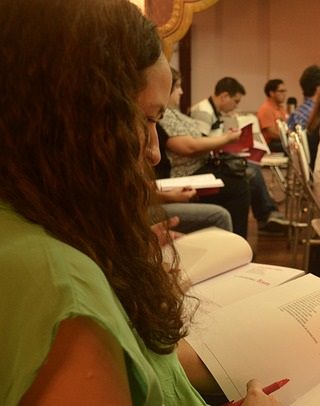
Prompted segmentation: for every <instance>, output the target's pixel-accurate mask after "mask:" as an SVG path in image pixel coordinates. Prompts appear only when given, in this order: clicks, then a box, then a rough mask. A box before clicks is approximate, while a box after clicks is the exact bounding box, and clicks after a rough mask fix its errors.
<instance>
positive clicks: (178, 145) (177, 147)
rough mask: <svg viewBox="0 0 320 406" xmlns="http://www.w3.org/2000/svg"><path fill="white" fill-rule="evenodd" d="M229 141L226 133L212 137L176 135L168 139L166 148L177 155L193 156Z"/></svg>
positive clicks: (214, 148)
mask: <svg viewBox="0 0 320 406" xmlns="http://www.w3.org/2000/svg"><path fill="white" fill-rule="evenodd" d="M231 141H232V140H231V139H230V135H229V134H228V133H225V134H222V135H219V136H214V137H197V138H193V137H191V136H179V137H178V136H177V137H172V138H170V139H169V140H168V142H167V148H168V149H169V150H170V151H171V152H174V153H176V154H177V155H184V156H193V155H199V154H201V153H205V152H210V151H212V150H216V149H219V148H220V147H222V146H223V145H226V144H228V143H230V142H231Z"/></svg>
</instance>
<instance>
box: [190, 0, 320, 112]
mask: <svg viewBox="0 0 320 406" xmlns="http://www.w3.org/2000/svg"><path fill="white" fill-rule="evenodd" d="M319 4H320V3H319V0H308V1H307V2H303V1H300V0H291V1H289V0H244V1H239V0H219V1H218V2H217V4H216V5H214V6H213V7H211V8H209V9H208V10H206V11H203V12H201V13H198V14H195V15H194V19H193V25H192V103H195V102H197V101H198V100H200V99H203V98H204V97H208V96H209V94H210V93H211V92H212V91H213V86H214V84H215V82H216V81H217V80H219V79H220V78H221V77H223V76H234V77H236V78H237V79H238V80H239V81H240V82H241V83H242V84H243V85H244V86H245V88H246V91H247V95H246V96H245V97H244V99H243V101H242V102H241V104H240V109H241V110H249V111H255V110H256V109H257V108H258V107H259V105H260V104H261V103H262V101H263V100H264V93H263V87H264V84H265V82H266V81H267V80H268V79H272V78H281V79H283V80H284V81H285V84H286V87H287V89H288V94H287V95H288V96H295V97H297V98H298V101H299V102H300V101H301V99H302V96H301V91H300V87H299V83H298V80H299V76H300V74H301V72H302V70H303V69H304V68H305V67H306V66H308V65H311V64H313V63H317V64H320V52H319V48H320V27H319V28H318V20H319Z"/></svg>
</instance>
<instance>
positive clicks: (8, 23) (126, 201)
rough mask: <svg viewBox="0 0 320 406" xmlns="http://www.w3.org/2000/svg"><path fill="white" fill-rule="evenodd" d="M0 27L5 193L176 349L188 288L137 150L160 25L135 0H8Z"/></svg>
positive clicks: (155, 337)
mask: <svg viewBox="0 0 320 406" xmlns="http://www.w3.org/2000/svg"><path fill="white" fill-rule="evenodd" d="M0 26H1V31H0V55H1V64H0V88H1V93H0V106H1V107H0V109H1V115H0V133H1V136H0V183H1V187H0V198H1V199H3V200H5V201H8V202H10V203H11V205H12V206H13V207H14V208H15V209H16V210H17V211H18V212H19V213H21V214H22V215H23V216H25V217H26V218H27V219H29V220H31V221H33V222H35V223H37V224H41V225H42V226H43V227H44V228H45V229H46V230H48V231H49V232H50V233H52V234H53V235H55V236H56V237H57V238H59V239H60V240H62V241H64V242H66V243H68V244H70V245H71V246H73V247H76V248H77V249H79V250H80V251H82V252H84V253H85V254H87V255H88V256H89V257H91V258H92V259H93V260H94V261H95V262H96V263H97V264H98V265H99V266H100V267H101V268H102V270H103V272H104V273H105V275H106V277H107V279H108V281H109V283H110V284H111V286H112V287H113V289H114V291H115V292H116V294H117V296H118V298H119V299H120V301H121V303H122V305H123V306H124V308H125V310H126V312H127V313H128V315H129V317H130V320H131V322H132V325H133V327H134V328H135V329H136V330H137V331H138V333H139V334H140V336H141V337H142V339H143V340H144V342H145V344H146V345H147V346H148V347H149V348H150V349H152V350H153V351H155V352H158V353H168V352H170V351H172V349H173V347H174V345H175V344H176V343H177V341H178V340H179V339H180V338H181V337H183V336H184V335H185V333H186V332H185V329H184V327H183V302H184V295H183V293H182V291H181V289H180V288H179V285H178V276H177V273H176V272H171V273H167V272H165V271H164V270H163V267H162V254H161V249H160V247H159V244H158V242H157V239H156V237H155V235H154V234H153V233H152V232H151V230H150V227H149V220H148V216H147V209H148V206H149V204H150V199H151V194H152V191H151V189H150V179H149V176H147V174H148V173H149V169H150V168H148V167H147V164H145V165H146V168H144V170H143V171H142V170H141V162H139V159H138V157H139V156H140V155H141V151H140V150H141V148H143V147H141V145H140V144H141V143H140V142H139V136H138V130H137V128H141V126H143V127H142V128H145V127H146V126H145V122H144V120H145V118H144V117H142V114H141V112H140V110H139V108H138V105H137V103H136V99H137V94H138V93H139V92H140V91H141V90H142V89H143V88H144V87H145V85H146V79H145V75H144V69H146V68H147V67H149V66H151V65H153V64H154V63H155V62H156V61H157V59H158V58H159V55H160V53H161V47H160V41H159V37H158V34H157V31H156V29H155V27H154V25H153V24H152V23H151V22H149V21H148V20H147V19H146V18H145V17H144V16H143V15H142V14H141V12H140V10H139V9H138V8H137V7H136V6H134V5H133V4H131V3H130V2H129V1H127V0H104V1H103V0H55V1H52V0H2V1H1V2H0ZM145 144H147V134H146V142H145ZM173 265H174V264H173ZM137 293H138V294H137Z"/></svg>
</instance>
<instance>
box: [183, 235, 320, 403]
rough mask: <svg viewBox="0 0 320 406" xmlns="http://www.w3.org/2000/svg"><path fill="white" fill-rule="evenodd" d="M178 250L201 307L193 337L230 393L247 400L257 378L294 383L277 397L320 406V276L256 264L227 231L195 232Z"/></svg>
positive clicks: (240, 241)
mask: <svg viewBox="0 0 320 406" xmlns="http://www.w3.org/2000/svg"><path fill="white" fill-rule="evenodd" d="M197 234H198V235H197ZM201 234H203V235H202V236H201ZM226 234H230V235H229V237H230V241H229V243H228V244H227V235H226ZM220 240H222V241H223V242H222V243H221V245H220V246H219V241H220ZM222 245H224V249H222ZM176 246H177V249H178V251H179V253H180V256H181V263H182V266H183V268H184V269H185V271H186V272H187V273H189V269H188V267H190V278H191V279H192V281H193V283H194V285H193V286H192V287H191V292H192V294H193V295H196V296H198V297H199V298H200V303H201V304H200V307H199V309H198V311H197V313H196V317H195V322H194V324H193V325H192V328H191V332H190V335H189V336H188V337H187V340H188V342H189V343H190V345H192V347H193V348H194V349H195V351H196V352H197V353H198V355H199V356H200V358H201V359H202V360H203V362H204V363H205V364H206V366H207V367H208V369H209V370H210V372H211V373H212V375H213V376H214V378H215V379H216V380H217V382H218V383H219V385H220V387H221V388H222V390H223V391H224V393H225V394H226V396H227V397H228V398H229V399H230V400H237V399H240V398H242V397H244V396H245V393H246V382H247V381H248V380H250V379H251V378H253V377H256V378H258V379H259V380H260V381H261V382H262V384H263V386H267V385H270V384H271V383H273V382H275V381H278V380H281V379H285V378H288V379H290V382H289V383H288V384H287V385H285V386H284V387H283V388H281V389H280V390H279V391H277V392H276V397H277V398H278V399H279V400H280V401H281V402H282V403H283V405H294V406H302V405H303V406H313V405H314V406H316V405H319V404H320V378H319V377H320V278H318V277H317V276H314V275H312V274H307V275H305V274H304V272H303V271H301V270H297V269H293V268H286V267H277V266H272V265H264V264H254V263H251V262H250V260H251V254H250V249H249V248H250V247H249V248H248V247H246V242H245V240H243V239H242V238H241V237H239V236H237V235H235V234H232V233H228V232H226V231H223V230H218V229H216V230H212V229H208V230H207V231H206V230H202V231H200V232H197V233H193V234H189V235H187V236H186V237H183V238H182V239H181V240H177V241H176ZM190 247H192V249H193V258H192V255H191V253H190V252H189V248H190ZM215 247H217V250H216V249H215ZM241 247H242V248H241ZM197 248H198V251H197V252H196V249H197ZM200 249H202V251H201V250H200ZM234 249H235V250H236V251H237V250H238V252H237V253H236V254H235V255H233V251H234ZM243 250H245V252H243ZM239 252H241V253H242V254H241V255H239ZM222 257H223V259H222ZM236 257H238V258H239V264H238V265H237V264H236ZM216 260H217V261H218V264H219V265H218V266H217V267H216ZM210 263H211V264H212V266H211V267H210ZM184 264H185V265H184ZM202 266H203V267H204V268H205V269H203V268H202ZM218 267H219V269H221V272H219V269H218ZM210 268H211V269H212V275H211V276H210ZM199 269H200V270H201V272H200V270H199ZM202 279H203V280H202Z"/></svg>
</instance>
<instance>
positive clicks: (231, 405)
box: [223, 379, 290, 406]
mask: <svg viewBox="0 0 320 406" xmlns="http://www.w3.org/2000/svg"><path fill="white" fill-rule="evenodd" d="M289 381H290V379H281V381H277V382H274V383H272V384H271V385H269V386H266V387H265V388H263V389H262V390H263V392H264V393H265V394H266V395H270V393H273V392H275V391H276V390H278V389H280V388H282V386H283V385H285V384H286V383H288V382H289ZM243 402H244V399H240V400H237V401H236V402H234V401H232V402H229V403H225V404H224V405H223V406H241V405H242V403H243Z"/></svg>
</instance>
